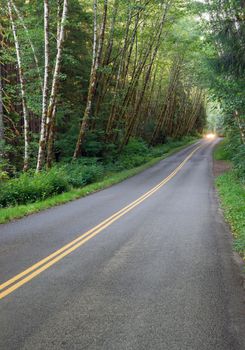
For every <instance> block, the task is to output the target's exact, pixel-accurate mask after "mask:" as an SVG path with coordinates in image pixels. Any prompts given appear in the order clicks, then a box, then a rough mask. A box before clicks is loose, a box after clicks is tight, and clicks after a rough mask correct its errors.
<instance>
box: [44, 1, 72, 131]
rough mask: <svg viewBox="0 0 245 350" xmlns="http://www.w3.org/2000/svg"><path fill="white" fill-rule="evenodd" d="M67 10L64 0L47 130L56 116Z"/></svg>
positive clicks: (66, 3)
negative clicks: (54, 111)
mask: <svg viewBox="0 0 245 350" xmlns="http://www.w3.org/2000/svg"><path fill="white" fill-rule="evenodd" d="M67 10H68V0H64V3H63V11H62V18H61V23H60V30H59V38H58V44H57V55H56V60H55V67H54V75H53V81H52V87H51V94H50V100H49V106H48V114H47V131H48V129H49V127H50V123H51V120H52V116H54V115H53V110H54V107H55V99H56V95H57V86H58V81H59V73H60V67H61V56H62V49H63V43H64V39H65V21H66V18H67Z"/></svg>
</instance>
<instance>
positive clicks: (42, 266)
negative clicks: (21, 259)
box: [0, 145, 201, 299]
mask: <svg viewBox="0 0 245 350" xmlns="http://www.w3.org/2000/svg"><path fill="white" fill-rule="evenodd" d="M200 147H201V145H200V146H198V147H196V148H195V149H194V150H193V151H192V152H191V153H190V154H189V155H188V156H187V157H186V158H185V159H184V160H183V162H182V163H181V164H180V165H179V166H178V167H177V168H176V169H175V170H174V171H173V172H172V173H171V174H170V175H168V176H167V177H166V178H165V179H163V180H162V181H161V182H160V183H159V184H158V185H156V186H155V187H153V188H152V189H151V190H149V191H148V192H146V193H145V194H144V195H142V196H141V197H139V198H138V199H136V200H135V201H134V202H132V203H130V204H129V205H127V206H126V207H124V208H122V209H121V210H119V211H118V212H116V213H115V214H113V215H112V216H110V217H109V218H107V219H106V220H104V221H102V222H101V223H100V224H98V225H97V226H95V227H93V228H92V229H91V230H89V231H87V232H85V233H83V234H82V235H81V236H79V237H77V238H76V239H74V240H73V241H71V242H70V243H68V244H66V245H65V246H63V247H62V248H60V249H58V250H56V251H55V252H54V253H52V254H50V255H49V256H47V257H46V258H44V259H42V260H40V261H38V262H37V263H36V264H34V265H32V266H30V267H29V268H28V269H26V270H24V271H22V272H21V273H19V274H18V275H16V276H14V277H12V278H11V279H9V280H8V281H6V282H4V283H2V284H1V285H0V291H2V292H0V299H3V298H4V297H6V296H7V295H9V294H10V293H12V292H14V291H15V290H16V289H18V288H20V287H21V286H22V285H24V284H26V283H27V282H29V281H31V280H32V279H33V278H34V277H36V276H38V275H39V274H40V273H42V272H43V271H45V270H47V269H48V268H49V267H51V266H52V265H54V264H56V263H57V262H58V261H60V260H61V259H63V258H64V257H65V256H67V255H69V254H70V253H72V252H73V251H74V250H76V249H78V248H79V247H81V246H82V245H83V244H85V243H86V242H87V241H89V240H90V239H91V238H93V237H94V236H96V235H97V234H98V233H100V232H101V231H103V230H104V229H105V228H107V227H108V226H110V225H111V224H112V223H113V222H114V221H116V220H118V219H119V218H120V217H122V216H123V215H125V214H126V213H128V212H129V211H131V210H132V209H133V208H135V207H136V206H138V205H139V204H140V203H141V202H143V201H144V200H146V199H147V198H148V197H150V196H152V195H153V194H154V193H155V192H156V191H158V190H159V189H160V188H161V187H162V186H164V185H165V184H166V183H167V182H168V181H169V180H171V179H172V178H173V177H174V176H175V175H176V174H177V173H178V172H179V171H180V169H181V168H182V167H183V166H184V165H185V163H186V162H187V161H188V160H189V159H190V158H191V157H192V156H193V154H194V153H195V152H196V151H197V150H198V149H199V148H200Z"/></svg>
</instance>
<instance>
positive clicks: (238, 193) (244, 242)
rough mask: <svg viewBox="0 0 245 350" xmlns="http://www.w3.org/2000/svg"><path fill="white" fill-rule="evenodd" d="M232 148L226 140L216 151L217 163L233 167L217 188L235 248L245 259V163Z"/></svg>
mask: <svg viewBox="0 0 245 350" xmlns="http://www.w3.org/2000/svg"><path fill="white" fill-rule="evenodd" d="M232 146H233V143H230V141H229V140H225V141H223V142H221V143H220V144H219V145H218V146H217V148H216V149H215V152H214V159H215V160H216V161H228V162H231V164H232V165H233V166H232V169H231V170H230V171H228V172H225V173H224V174H222V175H220V176H218V177H217V178H216V186H217V189H218V193H219V196H220V200H221V205H222V208H223V210H224V215H225V218H226V220H227V221H228V222H229V223H230V225H231V228H232V232H233V234H234V248H235V250H236V251H237V252H238V253H240V254H241V256H242V257H243V259H245V162H241V161H240V162H238V161H237V160H238V159H240V155H239V153H238V154H237V152H239V150H238V151H237V152H234V150H233V149H232V148H233V147H232ZM236 149H237V148H236ZM243 151H244V150H242V151H241V150H240V152H243ZM238 155H239V157H238ZM244 156H245V154H244ZM243 159H245V157H244V158H243Z"/></svg>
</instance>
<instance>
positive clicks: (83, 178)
mask: <svg viewBox="0 0 245 350" xmlns="http://www.w3.org/2000/svg"><path fill="white" fill-rule="evenodd" d="M64 169H65V171H66V173H67V179H68V183H69V184H70V185H71V186H73V187H82V186H85V185H87V184H89V183H92V182H94V181H96V180H99V179H101V178H102V177H103V175H104V167H103V166H102V165H101V164H97V163H95V162H91V164H83V162H81V161H80V162H79V161H78V162H75V163H73V164H69V165H66V166H65V167H64Z"/></svg>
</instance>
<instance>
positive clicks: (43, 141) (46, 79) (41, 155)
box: [36, 0, 50, 172]
mask: <svg viewBox="0 0 245 350" xmlns="http://www.w3.org/2000/svg"><path fill="white" fill-rule="evenodd" d="M49 56H50V55H49V0H44V57H45V59H44V60H45V67H44V79H43V98H42V117H41V131H40V140H39V149H38V157H37V168H36V171H37V172H38V171H40V170H41V169H42V167H43V163H44V158H45V146H46V142H47V140H46V121H47V109H48V92H49V91H48V82H49Z"/></svg>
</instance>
